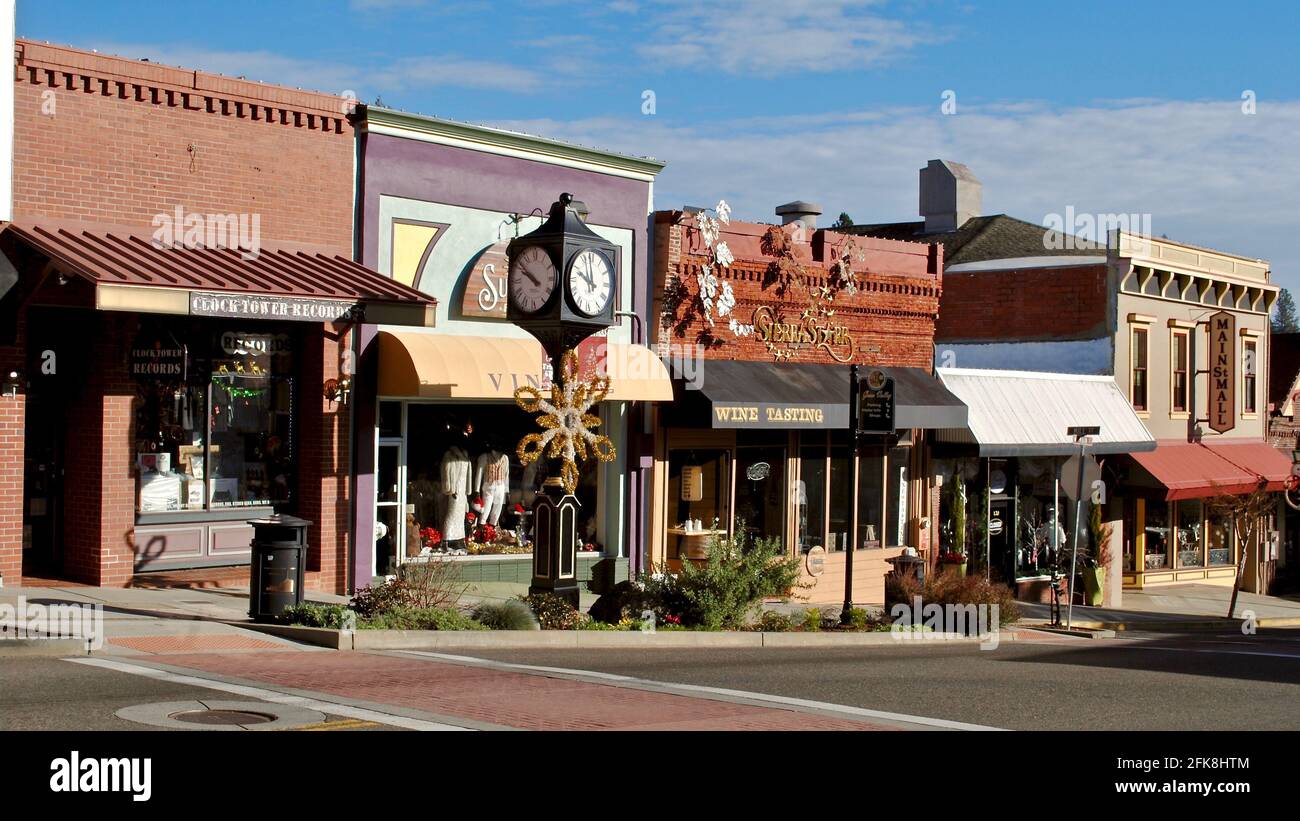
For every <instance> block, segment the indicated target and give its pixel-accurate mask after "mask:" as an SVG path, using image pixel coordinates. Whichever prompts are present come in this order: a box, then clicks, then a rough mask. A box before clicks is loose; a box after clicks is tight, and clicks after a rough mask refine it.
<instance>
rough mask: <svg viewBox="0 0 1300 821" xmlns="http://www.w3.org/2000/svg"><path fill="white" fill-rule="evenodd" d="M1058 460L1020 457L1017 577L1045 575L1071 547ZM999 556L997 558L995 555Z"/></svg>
mask: <svg viewBox="0 0 1300 821" xmlns="http://www.w3.org/2000/svg"><path fill="white" fill-rule="evenodd" d="M1057 470H1058V463H1057V462H1056V460H1053V459H1047V458H1041V459H1034V458H1027V459H1020V460H1019V462H1018V464H1017V474H1016V476H1017V478H1016V480H1017V483H1018V498H1019V505H1020V508H1019V515H1018V518H1019V522H1020V534H1019V537H1018V539H1017V542H1016V557H1015V560H1016V567H1015V572H1016V576H1017V577H1030V576H1041V575H1044V574H1046V573H1048V572H1050V568H1051V567H1053V566H1054V565H1056V564H1058V559H1059V556H1060V555H1061V553H1062V552H1063V551H1065V550H1068V549H1069V544H1068V539H1067V533H1069V532H1070V531H1069V521H1068V520H1069V516H1070V512H1071V511H1070V510H1069V505H1068V504H1065V502H1066V499H1065V497H1064V496H1062V495H1061V494H1059V493H1057V492H1056V490H1057V488H1056V472H1057ZM995 558H996V557H995Z"/></svg>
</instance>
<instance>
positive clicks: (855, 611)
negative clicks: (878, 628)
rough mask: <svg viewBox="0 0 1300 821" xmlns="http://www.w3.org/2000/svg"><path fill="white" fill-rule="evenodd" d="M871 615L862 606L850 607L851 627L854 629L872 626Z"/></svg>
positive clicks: (864, 628)
mask: <svg viewBox="0 0 1300 821" xmlns="http://www.w3.org/2000/svg"><path fill="white" fill-rule="evenodd" d="M871 626H872V625H871V615H870V614H869V613H868V612H867V611H866V610H864V609H862V608H861V607H852V608H849V627H851V628H853V629H854V630H866V629H867V628H869V627H871Z"/></svg>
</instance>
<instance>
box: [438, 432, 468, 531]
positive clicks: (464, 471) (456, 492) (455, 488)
mask: <svg viewBox="0 0 1300 821" xmlns="http://www.w3.org/2000/svg"><path fill="white" fill-rule="evenodd" d="M442 492H443V495H444V496H445V497H446V499H447V512H446V514H445V515H444V516H443V519H442V538H443V540H444V541H446V542H459V541H463V540H464V539H465V514H466V513H467V512H468V509H467V507H466V506H467V504H468V499H469V494H470V461H469V454H468V453H466V452H465V451H464V450H463V449H461V448H460V447H458V446H456V445H452V446H451V448H450V449H448V451H447V452H446V453H445V454H443V457H442Z"/></svg>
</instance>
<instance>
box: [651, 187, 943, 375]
mask: <svg viewBox="0 0 1300 821" xmlns="http://www.w3.org/2000/svg"><path fill="white" fill-rule="evenodd" d="M768 228H769V226H766V225H757V224H753V223H738V222H733V223H731V224H730V225H728V226H725V227H724V229H723V232H722V236H721V240H722V241H723V242H726V243H727V246H728V248H730V250H731V252H732V254H733V255H734V256H735V259H736V261H735V263H734V264H733V265H731V266H728V267H726V268H718V267H717V266H714V273H715V274H716V275H717V277H718V278H719V280H720V281H725V282H728V283H730V284H731V287H732V290H733V292H734V294H735V297H736V306H735V308H734V310H733V315H734V316H735V317H736V320H737V321H738V322H740V323H742V324H746V325H748V324H754V318H755V312H756V311H758V310H759V309H760V308H766V309H768V310H770V311H771V315H772V316H774V317H777V318H779V321H780V322H782V323H799V322H801V321H802V320H803V312H804V311H805V309H807V308H808V307H809V304H810V302H809V298H808V289H807V288H804V287H802V286H800V285H799V284H796V283H793V282H789V281H788V280H787V282H786V288H785V292H784V294H782V293H781V284H782V283H781V281H780V280H773V279H772V278H771V277H770V276H769V274H768V269H769V265H770V264H771V263H772V262H773V261H774V260H775V257H773V256H771V255H768V254H764V253H763V251H762V248H761V242H762V237H763V234H764V233H766V232H767V230H768ZM783 230H785V231H786V233H787V235H789V236H791V237H792V239H793V240H794V241H793V243H792V246H791V248H792V253H793V255H794V257H795V259H796V260H797V261H798V262H799V263H801V264H802V266H803V268H804V270H805V271H806V272H807V273H808V279H807V285H808V288H811V289H820V288H822V287H824V286H826V285H827V283H828V279H829V277H830V276H831V267H832V266H833V265H835V264H836V263H837V261H838V260H839V259H840V258H841V256H842V255H843V254H844V253H845V251H846V248H847V247H848V245H849V243H852V251H850V252H849V253H850V254H851V255H852V257H854V258H856V261H855V262H854V263H853V268H854V270H855V271H856V272H857V273H858V275H859V280H860V281H859V290H858V292H857V293H856V294H848V293H847V292H843V291H841V292H840V293H839V294H838V295H837V296H836V297H835V299H834V301H833V303H830V305H831V310H832V311H833V313H832V314H831V315H829V316H824V317H822V318H821V320H819V321H822V322H824V323H825V324H829V325H834V326H842V327H843V328H844V329H846V331H847V333H848V336H850V337H852V339H853V341H854V343H853V348H852V353H850V349H849V347H848V346H847V345H846V344H838V345H832V346H831V348H832V349H833V354H834V355H832V351H828V350H826V349H825V348H822V347H819V346H817V345H815V344H806V343H804V344H800V343H797V342H796V343H794V344H786V343H784V342H782V343H777V344H776V345H775V348H774V349H769V347H768V343H767V342H766V341H764V340H763V339H762V338H761V334H760V333H758V332H757V331H756V332H755V333H753V334H750V335H748V336H736V335H734V334H733V333H732V332H731V330H730V329H729V328H728V326H727V321H726V318H723V319H721V320H719V318H718V317H716V316H715V317H714V324H713V325H710V324H709V322H708V320H707V319H706V318H705V317H704V316H702V315H700V314H698V313H695V314H691V312H690V311H689V308H688V306H689V305H690V304H691V303H693V302H695V299H696V297H697V296H698V294H699V279H698V278H699V274H700V271H701V268H702V267H703V266H704V265H707V264H709V263H710V261H711V259H710V257H709V256H707V255H706V254H707V249H706V248H705V247H704V246H703V244H702V242H701V241H700V232H699V230H698V228H696V227H695V222H694V217H693V216H692V215H689V214H682V213H681V212H676V211H670V212H659V213H657V214H656V215H655V235H654V252H655V254H654V260H655V288H656V290H655V299H656V314H657V315H658V320H659V330H658V340H659V343H660V345H661V346H662V345H693V344H702V345H703V346H704V352H703V353H704V356H705V358H708V359H733V360H746V361H758V362H774V361H777V360H776V353H775V351H780V355H781V356H782V359H781V361H784V362H802V363H808V364H823V365H835V364H848V362H849V359H848V358H846V357H851V361H852V362H856V363H858V364H862V365H885V366H888V365H893V366H895V367H910V368H922V369H924V370H926V371H927V372H928V371H930V370H931V369H932V366H933V361H934V333H935V321H936V317H937V316H938V314H939V300H940V294H941V291H942V286H943V283H942V280H941V279H940V277H939V274H938V271H939V270H940V269H941V268H942V249H941V247H940V246H935V245H926V244H921V243H907V242H899V241H895V240H880V239H875V238H871V237H850V236H846V235H842V234H837V233H835V232H832V231H828V230H818V231H815V232H808V231H805V232H803V237H804V238H805V241H800V235H799V233H798V232H796V231H795V230H794V229H792V228H790V227H787V228H785V229H783ZM674 280H675V281H676V283H678V284H679V287H681V288H683V291H681V293H684V294H685V299H681V300H679V302H678V303H677V304H676V305H673V304H669V303H671V301H672V297H671V292H672V289H673V286H674V282H673V281H674ZM666 293H667V294H668V295H667V296H666ZM787 354H788V356H787Z"/></svg>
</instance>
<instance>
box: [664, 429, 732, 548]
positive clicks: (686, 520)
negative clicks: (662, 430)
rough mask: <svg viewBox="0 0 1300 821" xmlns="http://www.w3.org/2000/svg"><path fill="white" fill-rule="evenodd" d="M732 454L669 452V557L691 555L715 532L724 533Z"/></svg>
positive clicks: (693, 450)
mask: <svg viewBox="0 0 1300 821" xmlns="http://www.w3.org/2000/svg"><path fill="white" fill-rule="evenodd" d="M730 466H731V454H730V453H728V452H727V451H726V450H722V449H715V448H685V449H676V450H670V451H669V452H668V499H669V505H670V510H674V511H675V515H674V514H671V513H670V517H671V518H672V520H673V525H672V526H671V527H669V528H668V537H669V538H668V558H670V559H679V558H683V557H691V558H694V557H696V556H698V555H706V554H704V553H703V551H704V549H705V548H707V546H708V542H709V540H710V539H711V538H712V537H713V536H714V535H715V534H725V533H726V532H727V526H728V522H729V521H730V516H729V515H728V505H727V503H728V497H729V495H730V487H731V477H730Z"/></svg>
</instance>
